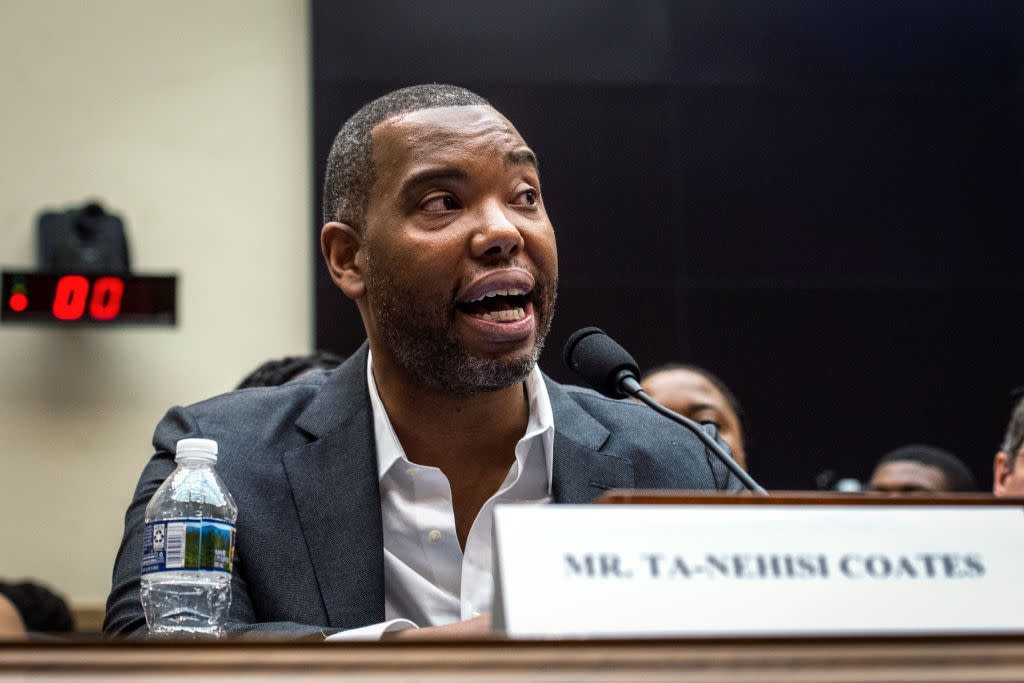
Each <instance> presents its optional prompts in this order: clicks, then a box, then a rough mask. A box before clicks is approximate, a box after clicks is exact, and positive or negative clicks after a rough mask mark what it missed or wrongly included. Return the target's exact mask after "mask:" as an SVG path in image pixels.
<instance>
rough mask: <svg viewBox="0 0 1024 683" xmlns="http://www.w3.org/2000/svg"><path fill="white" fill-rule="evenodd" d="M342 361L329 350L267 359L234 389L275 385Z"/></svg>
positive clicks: (327, 368) (328, 367)
mask: <svg viewBox="0 0 1024 683" xmlns="http://www.w3.org/2000/svg"><path fill="white" fill-rule="evenodd" d="M344 362H345V357H344V356H339V355H337V354H334V353H331V352H330V351H315V352H314V353H312V354H310V355H308V356H285V357H284V358H277V359H274V360H268V361H267V362H265V363H262V364H261V365H260V366H259V367H258V368H256V369H255V370H253V371H252V372H250V373H249V374H248V375H246V376H245V378H244V379H243V380H242V381H241V382H239V383H238V386H237V387H235V389H248V388H249V387H276V386H278V385H280V384H284V383H285V382H287V381H289V380H293V379H295V378H296V377H298V376H299V375H301V374H303V373H306V372H309V371H310V370H319V369H324V370H333V369H334V368H336V367H338V366H339V365H341V364H342V363H344Z"/></svg>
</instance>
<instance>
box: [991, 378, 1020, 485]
mask: <svg viewBox="0 0 1024 683" xmlns="http://www.w3.org/2000/svg"><path fill="white" fill-rule="evenodd" d="M1022 451H1024V398H1020V399H1019V400H1018V401H1017V406H1016V407H1015V408H1014V409H1013V413H1012V414H1011V415H1010V424H1008V425H1007V426H1006V435H1005V436H1004V437H1003V445H1002V448H1000V449H999V452H998V453H996V457H995V460H994V461H993V462H992V493H994V494H995V495H997V496H1000V497H1001V496H1024V468H1022V467H1021V465H1020V461H1021V452H1022Z"/></svg>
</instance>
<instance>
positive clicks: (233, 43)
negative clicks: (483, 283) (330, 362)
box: [0, 0, 312, 603]
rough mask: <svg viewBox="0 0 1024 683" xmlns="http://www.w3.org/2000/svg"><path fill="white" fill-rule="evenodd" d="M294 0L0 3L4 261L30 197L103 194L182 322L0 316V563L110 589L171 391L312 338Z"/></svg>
mask: <svg viewBox="0 0 1024 683" xmlns="http://www.w3.org/2000/svg"><path fill="white" fill-rule="evenodd" d="M307 34H308V30H307V9H306V6H305V3H304V2H302V0H258V1H255V0H217V1H216V2H208V1H207V0H183V1H180V2H174V3H152V2H139V1H134V0H81V1H76V0H50V1H46V2H44V1H41V0H0V93H2V100H0V102H2V104H0V111H2V115H0V116H2V119H0V120H2V122H3V124H2V126H0V154H2V156H3V160H2V162H0V266H2V267H7V268H32V267H35V259H36V257H35V242H34V240H35V215H36V213H37V212H38V211H39V210H40V209H41V208H43V207H61V208H66V207H68V206H71V205H79V204H81V203H83V202H84V201H85V200H87V199H90V198H93V197H95V198H99V199H100V200H102V201H103V202H104V203H105V204H106V205H107V206H108V209H109V210H112V211H115V212H117V213H119V214H121V215H122V216H123V218H124V219H125V222H126V224H127V230H128V237H129V240H130V247H131V251H132V261H133V263H132V265H133V270H134V271H136V272H138V273H147V272H158V273H159V272H166V271H176V272H177V273H178V275H179V284H178V311H179V322H178V325H177V327H175V328H112V329H99V330H96V329H61V328H53V327H17V326H12V325H2V324H0V349H2V353H0V577H4V578H17V577H23V576H28V577H34V578H37V579H40V580H43V581H45V582H47V583H49V584H51V585H52V586H53V587H54V588H56V589H58V590H60V591H62V592H64V593H65V594H66V595H68V596H69V597H70V598H71V599H72V600H73V601H74V602H76V603H94V602H100V601H102V600H104V599H105V598H106V594H107V591H108V589H109V586H110V569H111V564H112V561H113V558H114V553H115V551H116V549H117V545H118V542H119V540H120V536H121V529H122V523H123V514H124V510H125V507H126V505H127V503H128V501H129V498H130V495H131V492H132V490H133V488H134V486H135V481H136V479H137V477H138V475H139V472H140V470H141V469H142V467H143V465H144V464H145V462H146V459H147V458H148V457H149V454H150V451H151V446H150V439H151V437H152V432H153V427H154V426H155V425H156V423H157V421H158V420H159V419H160V417H161V416H162V415H163V413H164V411H165V410H166V409H167V408H168V407H170V406H171V405H174V404H182V403H189V402H192V401H195V400H198V399H201V398H204V397H206V396H209V395H212V394H216V393H220V392H221V391H224V390H226V389H229V388H231V387H232V386H233V385H234V384H235V383H237V381H238V380H239V379H240V378H241V377H242V376H243V375H244V374H245V373H246V372H248V371H249V370H250V369H252V368H253V367H255V366H256V365H257V364H258V363H259V362H261V361H263V360H265V359H267V358H269V357H274V356H279V355H284V354H289V353H302V352H305V351H307V350H308V349H309V348H310V347H311V343H312V341H311V339H312V299H311V297H312V294H311V278H312V276H311V274H310V272H309V271H310V265H309V264H310V253H309V250H310V247H309V244H308V243H309V239H308V231H309V227H308V226H309V220H310V216H311V210H310V206H309V205H310V199H311V189H310V185H311V180H310V173H309V157H310V85H309V76H308V72H309V69H308V62H309V54H308V53H309V40H308V35H307Z"/></svg>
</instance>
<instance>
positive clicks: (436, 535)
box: [427, 529, 441, 543]
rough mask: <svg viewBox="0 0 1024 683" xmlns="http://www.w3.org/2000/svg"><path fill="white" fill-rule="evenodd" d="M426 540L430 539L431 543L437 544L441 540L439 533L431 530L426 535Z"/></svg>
mask: <svg viewBox="0 0 1024 683" xmlns="http://www.w3.org/2000/svg"><path fill="white" fill-rule="evenodd" d="M427 538H428V539H430V542H431V543H437V542H438V541H440V540H441V532H440V531H438V530H437V529H431V530H430V533H429V534H427Z"/></svg>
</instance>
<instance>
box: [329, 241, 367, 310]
mask: <svg viewBox="0 0 1024 683" xmlns="http://www.w3.org/2000/svg"><path fill="white" fill-rule="evenodd" d="M362 247H363V238H362V236H361V235H360V234H359V233H358V232H356V230H355V228H353V227H352V226H350V225H347V224H345V223H328V224H327V225H325V226H324V227H323V230H321V231H320V250H321V251H322V252H323V254H324V261H326V262H327V271H328V272H329V273H330V274H331V279H332V280H334V284H336V285H338V287H340V288H341V291H343V292H345V296H347V297H348V298H350V299H353V300H358V299H361V298H362V297H363V295H364V294H365V293H366V283H365V282H364V280H363V267H362V266H363V254H364V252H363V251H362Z"/></svg>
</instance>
